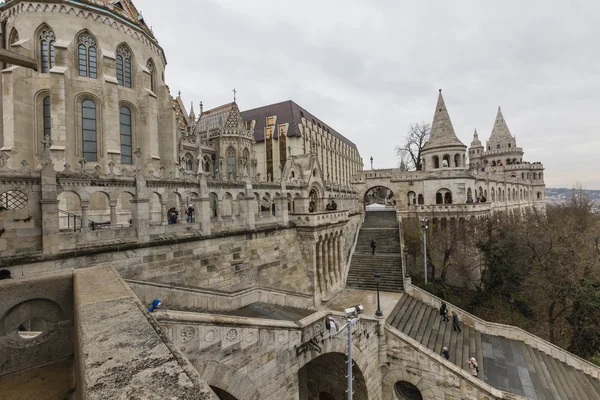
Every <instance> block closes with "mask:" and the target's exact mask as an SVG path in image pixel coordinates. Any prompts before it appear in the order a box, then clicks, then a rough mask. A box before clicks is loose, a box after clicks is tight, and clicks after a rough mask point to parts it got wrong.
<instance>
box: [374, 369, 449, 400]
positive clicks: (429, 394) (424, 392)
mask: <svg viewBox="0 0 600 400" xmlns="http://www.w3.org/2000/svg"><path fill="white" fill-rule="evenodd" d="M398 382H406V383H408V384H410V385H412V386H415V387H416V388H417V389H418V390H419V392H420V395H421V398H422V399H423V400H430V399H431V400H433V399H437V397H436V396H435V392H434V390H433V388H432V387H431V384H430V383H428V382H425V380H424V379H423V378H422V377H421V376H419V375H417V374H414V373H410V372H409V371H408V370H407V369H406V367H398V368H394V369H390V370H389V371H387V373H386V374H385V375H384V376H383V379H382V385H381V390H382V398H383V399H402V400H404V399H405V398H404V397H399V395H398V393H397V391H396V383H398ZM406 400H413V399H406ZM414 400H416V399H414Z"/></svg>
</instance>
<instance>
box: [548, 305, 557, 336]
mask: <svg viewBox="0 0 600 400" xmlns="http://www.w3.org/2000/svg"><path fill="white" fill-rule="evenodd" d="M555 307H556V302H555V301H553V302H552V304H550V308H549V309H548V335H549V337H550V343H552V344H555V340H556V339H555V337H554V320H555V318H554V308H555Z"/></svg>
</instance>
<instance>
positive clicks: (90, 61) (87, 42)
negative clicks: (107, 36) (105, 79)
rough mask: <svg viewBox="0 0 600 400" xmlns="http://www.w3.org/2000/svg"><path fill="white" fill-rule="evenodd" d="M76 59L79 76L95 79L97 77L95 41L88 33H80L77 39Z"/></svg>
mask: <svg viewBox="0 0 600 400" xmlns="http://www.w3.org/2000/svg"><path fill="white" fill-rule="evenodd" d="M77 43H79V45H78V47H77V59H78V64H79V76H84V77H87V78H93V79H96V76H97V65H98V64H97V61H98V60H97V53H96V39H94V37H93V36H92V35H90V34H89V33H82V34H81V35H79V38H78V39H77Z"/></svg>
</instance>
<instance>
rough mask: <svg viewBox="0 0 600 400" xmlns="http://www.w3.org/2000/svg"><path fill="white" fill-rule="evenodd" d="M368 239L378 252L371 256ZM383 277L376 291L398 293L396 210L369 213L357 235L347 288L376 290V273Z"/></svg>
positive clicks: (399, 268)
mask: <svg viewBox="0 0 600 400" xmlns="http://www.w3.org/2000/svg"><path fill="white" fill-rule="evenodd" d="M371 240H375V243H376V244H377V249H376V250H375V255H372V254H371ZM377 269H379V272H381V274H382V278H381V283H380V285H379V288H380V290H381V291H384V292H401V291H402V290H403V282H402V256H401V253H400V234H399V230H398V222H397V221H396V211H370V212H367V213H366V215H365V221H364V223H363V225H362V227H361V229H360V232H359V234H358V240H357V243H356V250H355V252H354V255H353V256H352V262H351V264H350V270H349V271H348V277H347V280H346V286H347V287H350V288H355V289H363V290H375V289H376V288H377V285H376V283H375V278H374V275H375V270H377Z"/></svg>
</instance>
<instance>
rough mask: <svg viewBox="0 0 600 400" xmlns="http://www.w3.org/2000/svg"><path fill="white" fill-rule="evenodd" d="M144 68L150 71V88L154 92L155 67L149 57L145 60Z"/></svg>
mask: <svg viewBox="0 0 600 400" xmlns="http://www.w3.org/2000/svg"><path fill="white" fill-rule="evenodd" d="M146 68H148V71H150V90H152V91H153V92H154V93H156V68H154V62H153V61H152V59H149V60H148V61H147V62H146Z"/></svg>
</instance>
